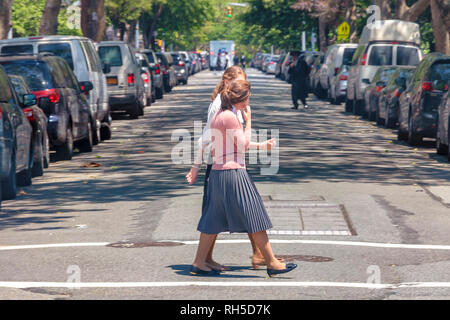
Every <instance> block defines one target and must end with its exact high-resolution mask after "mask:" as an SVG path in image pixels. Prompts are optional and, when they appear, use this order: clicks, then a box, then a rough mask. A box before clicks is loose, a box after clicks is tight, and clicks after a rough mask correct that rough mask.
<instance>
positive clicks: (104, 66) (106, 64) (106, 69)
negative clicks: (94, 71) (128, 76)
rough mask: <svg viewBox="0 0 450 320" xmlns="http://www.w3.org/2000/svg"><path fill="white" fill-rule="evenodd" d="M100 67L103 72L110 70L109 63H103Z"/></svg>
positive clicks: (106, 72)
mask: <svg viewBox="0 0 450 320" xmlns="http://www.w3.org/2000/svg"><path fill="white" fill-rule="evenodd" d="M102 69H103V73H104V74H108V73H110V72H111V66H110V65H109V63H104V64H103V68H102Z"/></svg>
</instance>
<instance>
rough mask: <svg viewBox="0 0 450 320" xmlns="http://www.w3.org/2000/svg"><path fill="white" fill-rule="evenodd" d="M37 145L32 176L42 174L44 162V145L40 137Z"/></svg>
mask: <svg viewBox="0 0 450 320" xmlns="http://www.w3.org/2000/svg"><path fill="white" fill-rule="evenodd" d="M38 144H39V145H38V147H37V152H36V153H37V155H38V159H37V161H35V163H34V165H33V170H32V172H31V174H32V176H33V177H41V176H43V175H44V163H45V160H44V159H45V154H44V145H43V141H42V139H39V142H38Z"/></svg>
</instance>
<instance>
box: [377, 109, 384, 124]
mask: <svg viewBox="0 0 450 320" xmlns="http://www.w3.org/2000/svg"><path fill="white" fill-rule="evenodd" d="M375 120H376V122H377V125H379V126H382V125H384V119H383V118H381V117H380V110H378V108H377V110H376V111H375Z"/></svg>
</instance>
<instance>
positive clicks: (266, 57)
mask: <svg viewBox="0 0 450 320" xmlns="http://www.w3.org/2000/svg"><path fill="white" fill-rule="evenodd" d="M270 61H272V55H271V54H268V55H266V56H265V58H264V60H263V62H262V63H261V71H262V72H266V67H267V64H268V63H269V62H270Z"/></svg>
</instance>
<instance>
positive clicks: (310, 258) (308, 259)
mask: <svg viewBox="0 0 450 320" xmlns="http://www.w3.org/2000/svg"><path fill="white" fill-rule="evenodd" d="M277 258H283V259H284V260H285V261H287V262H289V261H305V262H331V261H334V259H333V258H329V257H321V256H308V255H281V256H279V255H277Z"/></svg>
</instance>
